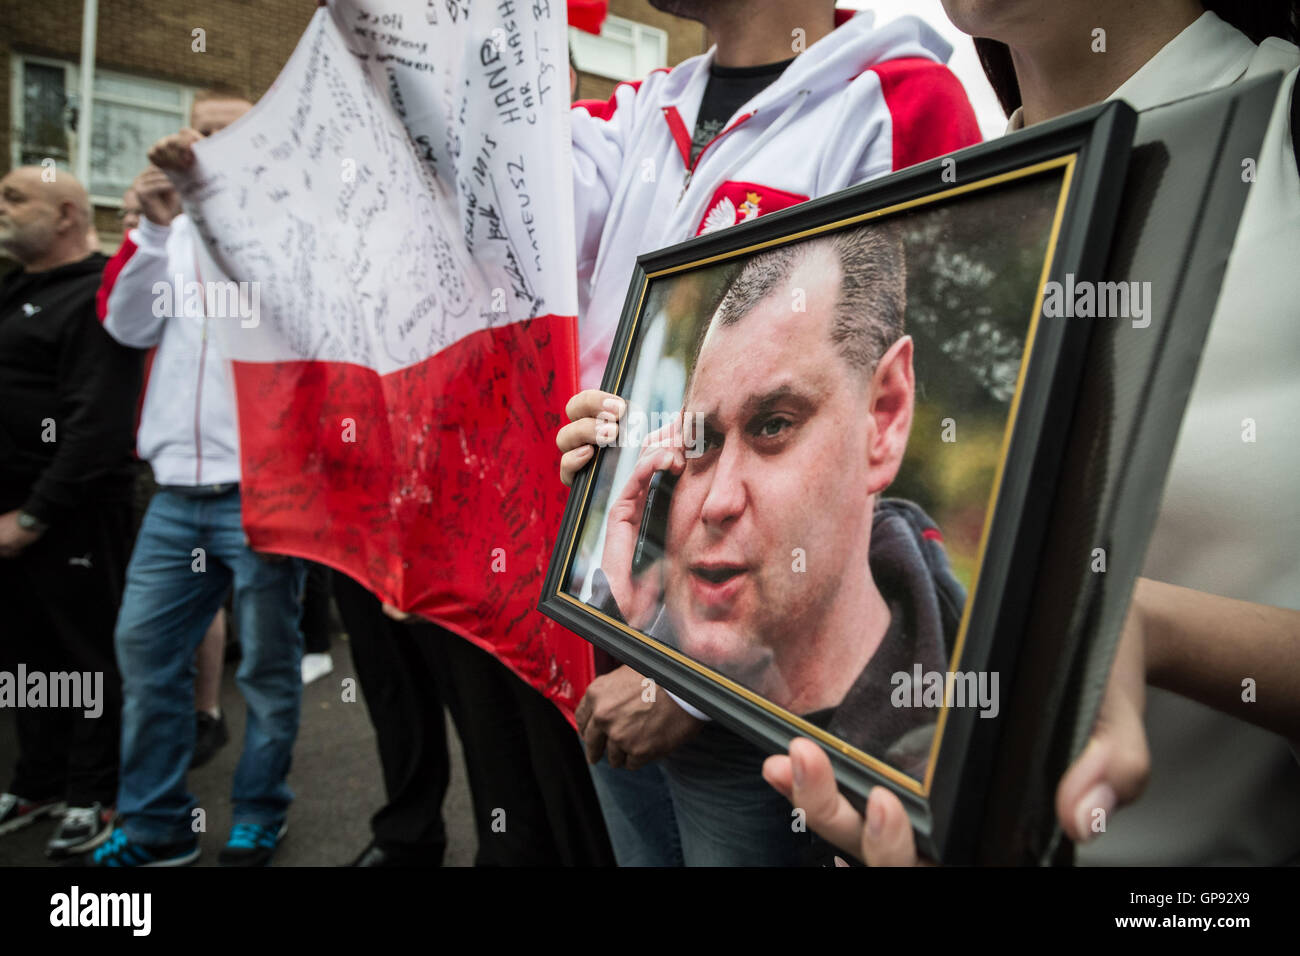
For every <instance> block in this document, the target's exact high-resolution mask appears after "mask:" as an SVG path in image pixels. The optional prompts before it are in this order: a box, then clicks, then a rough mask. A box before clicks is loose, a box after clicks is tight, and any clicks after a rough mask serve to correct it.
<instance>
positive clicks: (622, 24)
mask: <svg viewBox="0 0 1300 956" xmlns="http://www.w3.org/2000/svg"><path fill="white" fill-rule="evenodd" d="M611 27H612V28H615V29H617V30H626V31H627V38H624V37H622V36H613V35H611V33H610V28H611ZM647 39H648V40H651V41H653V44H654V52H653V53H647V51H646V50H645V49H643V47H642V45H641V44H642V41H643V40H647ZM602 40H603V41H605V42H607V43H620V44H622V43H626V42H628V40H630V42H631V46H632V61H633V75H631V76H627V75H613V74H610V73H604V72H600V71H598V70H593V69H590V68H588V67H587V66H585V65H584V64H583V62H582V57H583V52H582V51H583V47H589V45H590V44H592V43H597V42H600V41H602ZM569 43H570V46H571V47H572V49H573V60H574V67H575V68H576V69H578V70H580V71H581V72H583V73H588V74H590V75H592V76H599V77H603V78H605V79H609V80H615V81H618V82H627V81H630V80H640V79H643V78H645V77H646V76H648V75H649V74H650V73H651V72H653V71H654V70H657V69H661V68H662V67H665V66H667V65H668V31H667V30H664V29H663V28H662V27H656V26H651V25H650V24H648V23H642V22H640V21H639V20H629V19H627V18H626V17H619V16H614V15H613V14H610V15H608V16H606V17H605V20H604V22H603V23H601V25H600V36H599V37H596V36H593V35H592V34H590V33H586V32H584V31H582V30H579V29H577V28H576V27H569Z"/></svg>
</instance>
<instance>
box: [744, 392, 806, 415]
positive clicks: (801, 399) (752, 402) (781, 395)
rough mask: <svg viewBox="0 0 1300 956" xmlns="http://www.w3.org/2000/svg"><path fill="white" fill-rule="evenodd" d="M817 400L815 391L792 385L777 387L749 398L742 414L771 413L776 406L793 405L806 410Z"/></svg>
mask: <svg viewBox="0 0 1300 956" xmlns="http://www.w3.org/2000/svg"><path fill="white" fill-rule="evenodd" d="M816 400H817V394H816V392H815V391H810V390H808V389H803V388H797V387H796V386H794V385H779V386H777V387H776V388H773V389H770V390H769V391H766V392H762V393H760V394H758V395H754V396H751V397H750V399H749V400H748V401H747V402H745V410H744V414H745V415H748V416H751V417H752V416H754V415H763V414H766V413H768V412H771V411H772V410H773V409H774V408H776V407H777V406H778V405H786V404H794V405H796V406H799V407H801V408H806V407H808V406H810V405H812V404H814V403H815V402H816Z"/></svg>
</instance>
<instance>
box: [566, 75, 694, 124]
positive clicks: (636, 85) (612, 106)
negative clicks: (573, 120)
mask: <svg viewBox="0 0 1300 956" xmlns="http://www.w3.org/2000/svg"><path fill="white" fill-rule="evenodd" d="M669 72H671V71H670V70H669V69H668V67H666V66H661V67H659V69H657V70H651V71H650V72H649V73H648V74H646V75H647V76H653V75H654V74H656V73H669ZM644 82H645V81H644V80H624V81H623V82H622V83H618V84H616V85H615V86H614V92H613V93H611V94H609V99H608V100H574V101H573V105H572V107H571V109H575V110H576V109H578V108H579V107H581V108H582V109H584V110H586V111H587V112H588V113H590V114H591V115H592V116H594V117H595V118H596V119H599V120H610V119H613V117H614V111H615V110H617V109H618V88H619V87H620V86H630V87H632V90H633V92H635V91H637V90H639V89H641V84H642V83H644Z"/></svg>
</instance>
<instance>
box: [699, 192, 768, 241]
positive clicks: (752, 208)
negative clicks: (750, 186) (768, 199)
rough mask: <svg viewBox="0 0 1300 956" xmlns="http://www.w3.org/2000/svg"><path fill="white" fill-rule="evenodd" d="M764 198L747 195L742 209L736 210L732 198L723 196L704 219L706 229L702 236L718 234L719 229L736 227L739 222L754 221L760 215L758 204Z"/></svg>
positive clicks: (752, 194)
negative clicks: (711, 233)
mask: <svg viewBox="0 0 1300 956" xmlns="http://www.w3.org/2000/svg"><path fill="white" fill-rule="evenodd" d="M762 200H763V197H761V196H760V195H759V194H758V193H755V192H748V193H745V201H744V202H743V203H741V204H740V209H739V210H737V209H736V204H735V203H734V202H732V201H731V199H730V197H727V196H723V197H722V198H721V199H719V200H718V201H717V202H716V203H714V206H713V208H712V209H710V210H709V214H708V215H707V216H705V217H704V228H703V229H701V230H700V235H703V234H704V233H708V232H717V231H718V230H719V229H726V228H727V227H728V226H734V225H735V224H736V223H738V222H744V221H745V220H746V219H753V218H754V217H755V216H757V215H758V212H759V209H758V204H759V203H760V202H762Z"/></svg>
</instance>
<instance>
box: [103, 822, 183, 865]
mask: <svg viewBox="0 0 1300 956" xmlns="http://www.w3.org/2000/svg"><path fill="white" fill-rule="evenodd" d="M198 858H199V841H198V840H197V839H195V840H183V841H181V842H179V843H150V844H145V843H137V842H136V841H134V840H132V839H131V838H130V837H128V836H127V835H126V831H124V830H123V829H121V828H120V827H118V828H117V829H115V830H113V833H112V835H111V836H110V837H109V838H108V840H107V841H106V842H105V843H103V844H102V845H101V846H99V847H98V848H97V849H96V850H95V852H94V853H93V854H91V856H90V859H89V860H87V861H86V862H87V864H88V865H90V866H185V865H187V864H189V863H193V862H194V861H195V860H197V859H198Z"/></svg>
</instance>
